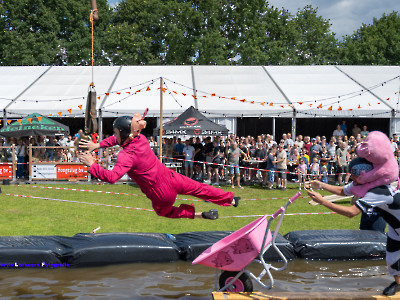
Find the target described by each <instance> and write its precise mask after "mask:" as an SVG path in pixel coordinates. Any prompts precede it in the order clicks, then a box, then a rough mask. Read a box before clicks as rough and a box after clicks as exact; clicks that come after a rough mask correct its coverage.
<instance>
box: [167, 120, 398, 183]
mask: <svg viewBox="0 0 400 300" xmlns="http://www.w3.org/2000/svg"><path fill="white" fill-rule="evenodd" d="M368 132H369V131H368V129H367V126H363V127H362V129H361V128H359V127H358V125H357V124H354V126H353V128H352V130H351V131H349V130H348V129H347V125H346V122H345V121H343V122H342V124H338V125H337V128H336V129H335V130H334V131H333V132H332V136H331V137H330V138H329V140H328V139H327V138H326V137H325V136H319V135H317V136H314V137H310V136H304V137H303V135H301V134H300V135H297V136H296V137H295V138H294V139H293V137H292V136H291V133H284V134H283V135H282V137H281V138H280V139H277V140H276V139H274V137H273V136H272V135H270V134H262V135H259V136H257V137H252V136H244V137H238V136H234V135H233V134H231V135H230V136H229V137H227V138H225V139H223V137H220V136H214V137H213V138H211V137H204V138H202V139H201V138H200V137H196V138H194V137H192V138H189V139H188V140H186V141H182V140H181V139H180V138H176V137H174V138H166V139H164V140H163V148H162V149H163V157H165V158H166V160H167V161H168V160H169V159H171V158H172V159H173V160H174V161H182V164H183V168H182V173H183V174H185V175H186V176H187V177H190V178H193V179H195V180H203V181H204V182H205V183H208V184H213V185H219V184H220V181H221V180H224V181H226V182H228V183H230V184H231V186H232V188H234V187H235V184H236V186H237V187H239V188H242V184H243V183H246V184H248V183H252V182H259V183H260V184H261V185H262V186H263V187H265V188H266V189H273V188H274V187H275V188H277V189H281V190H286V186H287V181H288V180H291V181H296V182H298V184H299V189H301V188H302V184H304V182H305V181H307V180H309V179H319V180H321V181H323V182H328V180H329V181H331V182H332V181H333V182H334V183H336V184H337V185H344V184H347V183H348V181H349V178H350V174H349V173H348V164H349V162H350V161H351V160H352V159H353V158H355V157H357V153H356V146H357V145H358V144H359V143H361V142H362V141H363V139H364V138H365V137H366V136H367V134H368ZM391 141H392V145H393V152H394V154H395V156H396V157H397V159H398V162H399V163H400V148H399V144H400V142H399V140H398V136H397V135H393V137H391ZM164 161H165V160H164ZM209 163H212V164H209Z"/></svg>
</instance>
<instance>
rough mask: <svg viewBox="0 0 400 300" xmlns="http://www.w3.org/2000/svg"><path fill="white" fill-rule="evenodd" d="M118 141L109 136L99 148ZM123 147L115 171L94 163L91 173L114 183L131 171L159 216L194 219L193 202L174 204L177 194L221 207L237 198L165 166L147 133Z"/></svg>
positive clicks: (129, 174)
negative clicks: (152, 147)
mask: <svg viewBox="0 0 400 300" xmlns="http://www.w3.org/2000/svg"><path fill="white" fill-rule="evenodd" d="M117 144H118V143H117V139H116V137H115V136H110V137H109V138H106V139H104V140H102V141H101V142H100V147H101V148H106V147H112V146H115V145H117ZM122 148H123V149H122V150H121V151H120V152H119V154H118V158H117V162H116V164H115V166H114V168H113V169H112V170H105V169H104V168H102V167H100V166H99V165H98V164H96V163H95V164H92V165H91V167H90V168H89V172H90V173H91V174H92V175H93V176H95V177H97V178H98V179H100V180H102V181H105V182H108V183H115V182H116V181H118V180H119V179H120V178H121V177H122V176H123V175H124V174H126V173H128V176H129V177H130V178H132V179H133V180H134V181H135V182H136V183H137V184H138V185H139V187H140V189H141V190H142V192H143V193H144V194H145V195H146V196H147V197H148V198H149V199H150V200H151V202H152V205H153V208H154V210H155V211H156V213H157V214H158V215H159V216H164V217H168V218H191V219H193V218H194V211H195V210H194V206H193V204H191V205H187V204H181V205H180V206H179V207H175V206H173V204H174V203H175V200H176V196H177V194H182V195H191V196H195V197H198V198H200V199H203V200H206V201H209V202H213V203H215V204H218V205H220V206H229V205H231V203H232V201H233V197H234V194H233V193H232V192H226V191H224V190H222V189H219V188H215V187H212V186H209V185H207V184H203V183H199V182H197V181H194V180H192V179H190V178H188V177H185V176H183V175H181V174H179V173H176V172H175V171H172V170H170V169H168V168H167V167H166V166H164V165H163V164H162V163H161V162H160V160H159V159H158V158H157V156H156V155H155V154H154V152H153V151H152V150H151V148H150V145H149V142H148V141H147V139H146V137H145V136H144V135H142V134H140V135H138V136H137V137H135V138H134V139H133V140H132V141H130V142H128V143H126V144H125V145H123V146H122Z"/></svg>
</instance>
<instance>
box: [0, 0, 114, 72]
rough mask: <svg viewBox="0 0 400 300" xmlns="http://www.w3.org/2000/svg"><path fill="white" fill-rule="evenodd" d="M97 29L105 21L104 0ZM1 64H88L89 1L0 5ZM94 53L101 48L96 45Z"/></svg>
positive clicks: (51, 0)
mask: <svg viewBox="0 0 400 300" xmlns="http://www.w3.org/2000/svg"><path fill="white" fill-rule="evenodd" d="M98 2H99V3H98V7H99V10H100V11H101V12H100V14H101V18H100V22H99V23H96V28H101V27H104V24H106V23H107V22H108V20H107V19H108V17H107V15H108V14H109V8H108V5H107V2H106V0H98ZM0 9H1V16H2V18H1V19H2V21H1V23H0V25H1V27H2V28H1V31H2V35H1V37H0V40H1V42H2V43H1V45H0V54H1V56H0V63H1V64H2V65H61V64H73V65H77V64H83V65H87V64H90V57H91V35H90V20H89V15H90V2H89V1H85V2H83V1H80V0H69V1H56V0H14V1H2V2H1V6H0ZM96 50H97V51H99V50H100V47H99V46H98V45H97V49H96Z"/></svg>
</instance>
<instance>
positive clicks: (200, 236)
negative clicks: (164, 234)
mask: <svg viewBox="0 0 400 300" xmlns="http://www.w3.org/2000/svg"><path fill="white" fill-rule="evenodd" d="M231 233H232V231H199V232H186V233H179V234H176V235H175V238H176V241H175V243H176V245H177V246H178V247H179V249H180V250H181V258H182V259H183V260H186V261H193V260H194V259H195V258H196V257H198V256H199V255H200V254H201V253H202V252H203V251H205V250H206V249H207V248H208V247H210V246H211V245H213V244H215V243H216V242H218V241H219V240H222V239H223V238H224V237H226V236H228V235H229V234H231ZM260 238H263V237H260ZM275 242H276V245H277V246H278V248H279V249H280V250H281V251H282V253H283V254H284V255H285V257H286V259H288V260H292V259H294V258H295V257H296V255H295V252H294V249H293V246H292V244H291V243H290V242H289V241H288V240H286V239H285V238H284V237H283V236H282V235H281V234H279V233H278V235H277V236H276V241H275ZM264 258H265V260H266V261H279V260H281V257H280V256H279V255H278V253H277V252H276V250H275V249H273V248H270V249H268V250H267V252H266V253H265V255H264Z"/></svg>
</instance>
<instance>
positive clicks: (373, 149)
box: [351, 131, 399, 197]
mask: <svg viewBox="0 0 400 300" xmlns="http://www.w3.org/2000/svg"><path fill="white" fill-rule="evenodd" d="M357 154H358V156H359V157H363V158H365V159H366V160H368V161H369V162H371V163H372V164H373V166H374V168H373V169H372V170H371V171H369V172H367V173H364V172H361V175H360V176H359V177H358V179H357V181H358V182H359V183H360V184H361V185H353V187H352V188H351V192H352V193H353V194H354V195H356V196H358V197H364V195H365V194H366V193H367V191H369V190H370V189H372V188H374V187H377V186H381V185H385V184H391V183H392V182H394V181H396V179H397V177H398V176H399V166H398V164H397V160H396V158H395V156H394V154H393V149H392V145H391V142H390V140H389V138H388V137H387V136H386V135H385V134H384V133H383V132H380V131H371V132H370V133H369V134H368V135H367V137H366V139H365V140H364V142H362V143H361V144H360V145H359V146H358V147H357Z"/></svg>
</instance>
